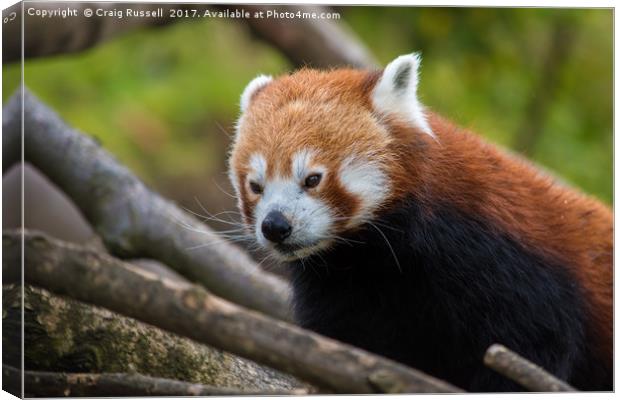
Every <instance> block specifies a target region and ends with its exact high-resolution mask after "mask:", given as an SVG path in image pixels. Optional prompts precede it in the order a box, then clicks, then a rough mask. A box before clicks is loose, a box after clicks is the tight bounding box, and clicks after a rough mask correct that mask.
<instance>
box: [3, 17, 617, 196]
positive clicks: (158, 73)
mask: <svg viewBox="0 0 620 400" xmlns="http://www.w3.org/2000/svg"><path fill="white" fill-rule="evenodd" d="M338 10H339V11H340V12H341V13H342V16H343V18H342V20H343V21H344V22H346V23H347V24H349V25H350V26H351V27H352V29H353V30H354V31H355V32H356V33H357V34H358V35H359V36H360V38H361V39H362V41H364V42H365V43H366V44H367V46H368V47H369V48H370V49H371V51H372V52H373V53H374V54H375V55H376V56H377V58H378V59H379V60H380V61H381V62H382V63H383V64H385V63H387V62H389V61H390V60H392V59H393V58H395V57H396V56H397V55H400V54H403V53H409V52H412V51H421V52H422V54H423V66H422V75H421V84H420V85H421V87H420V90H421V97H422V99H423V102H424V103H425V104H427V105H428V107H429V108H431V109H433V110H435V111H437V112H439V113H441V114H443V115H444V116H446V117H448V118H450V119H452V120H454V121H456V122H457V123H459V124H460V125H462V126H464V127H467V128H471V129H472V130H474V131H475V132H478V133H479V134H481V135H483V136H485V137H487V138H488V139H489V140H490V141H493V142H495V143H498V144H500V145H503V146H506V147H510V148H513V149H516V150H518V151H521V152H523V153H524V154H525V155H526V156H527V157H529V158H531V159H533V160H535V161H536V162H538V163H540V164H542V165H543V166H545V167H546V168H547V169H549V170H551V171H553V172H555V173H556V174H557V175H559V176H560V177H562V178H563V179H564V180H566V181H567V182H569V183H572V184H574V185H575V186H578V187H580V188H582V189H583V190H585V191H586V192H588V193H591V194H594V195H596V196H597V197H599V198H601V199H603V200H604V201H606V202H608V203H610V202H611V200H612V186H613V181H612V174H613V146H612V144H613V131H612V129H613V127H612V122H613V120H612V118H613V112H612V111H613V92H612V79H613V74H612V67H613V58H612V57H613V34H612V33H613V15H612V11H611V10H605V9H587V10H578V9H505V8H496V9H484V8H473V9H457V8H397V7H339V8H338ZM290 68H291V67H290V65H289V64H288V62H287V61H286V59H285V58H284V57H283V56H282V55H281V54H279V53H278V51H277V50H275V49H273V48H271V47H269V46H268V45H266V44H264V43H263V42H260V41H258V40H255V39H252V38H251V37H250V34H249V32H248V31H247V30H246V28H245V27H244V26H243V25H241V24H239V23H238V22H236V21H223V20H214V21H209V22H201V21H199V22H180V23H176V24H172V25H170V26H166V27H161V28H153V29H145V30H139V31H135V32H131V33H129V34H126V35H124V36H121V37H119V38H116V39H113V40H112V41H110V42H106V43H103V44H101V45H99V46H97V47H95V48H93V49H90V50H88V51H85V52H82V53H79V54H75V55H63V56H57V57H49V58H45V59H34V60H28V61H27V62H26V64H25V82H26V85H27V86H28V87H29V88H30V89H31V90H32V91H33V92H34V93H36V94H37V95H38V96H39V97H41V98H42V99H43V100H44V101H45V102H47V103H48V104H50V105H51V106H52V107H53V108H55V109H56V110H57V111H58V112H59V113H60V114H61V116H62V117H63V118H65V119H66V120H67V121H69V122H70V123H71V124H72V125H73V126H75V127H77V128H79V129H81V130H83V131H85V132H88V133H89V134H92V135H93V136H95V137H97V138H98V139H99V140H100V141H101V142H102V143H103V145H104V146H105V147H106V148H107V149H109V150H110V151H111V152H112V153H113V154H115V155H116V156H117V157H118V158H119V159H120V160H121V161H122V162H124V163H126V164H127V165H129V167H130V168H132V169H133V170H134V171H136V173H138V175H140V176H141V177H142V178H143V179H144V180H145V181H147V182H148V183H149V184H151V185H152V186H154V187H155V188H156V189H157V190H160V191H162V192H164V194H166V195H167V196H170V197H172V198H175V199H177V200H178V201H180V202H182V203H187V202H188V201H189V200H188V199H189V198H193V196H198V197H201V198H203V197H206V198H211V197H212V194H211V192H212V187H213V185H212V181H213V179H215V180H216V182H220V183H222V182H225V176H224V171H225V159H226V150H227V146H228V143H229V138H228V136H227V135H229V134H230V133H231V132H232V130H233V128H232V127H233V124H234V121H235V118H236V115H237V107H238V98H239V95H240V93H241V91H242V89H243V87H244V86H245V84H246V83H247V82H248V81H249V80H250V79H251V78H252V77H254V76H255V75H256V74H258V73H271V74H279V73H283V72H286V71H288V70H290ZM3 73H4V79H5V82H11V81H14V82H15V84H14V85H7V84H5V85H4V86H3V98H4V99H6V98H7V97H8V96H9V95H10V94H11V93H12V92H13V91H14V89H15V86H16V85H17V83H16V82H18V79H19V65H9V66H4V67H3ZM220 200H221V198H220ZM207 201H208V200H207ZM227 201H228V202H229V203H230V199H228V200H227ZM228 208H229V207H228Z"/></svg>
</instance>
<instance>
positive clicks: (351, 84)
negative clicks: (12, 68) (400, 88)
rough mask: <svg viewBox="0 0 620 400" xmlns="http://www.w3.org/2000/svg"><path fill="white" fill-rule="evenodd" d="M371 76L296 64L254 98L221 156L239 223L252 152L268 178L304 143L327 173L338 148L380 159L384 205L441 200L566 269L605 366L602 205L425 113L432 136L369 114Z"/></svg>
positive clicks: (342, 203) (608, 311) (341, 203)
mask: <svg viewBox="0 0 620 400" xmlns="http://www.w3.org/2000/svg"><path fill="white" fill-rule="evenodd" d="M378 77H379V75H378V74H377V73H369V72H363V71H356V70H335V71H329V72H319V71H314V70H301V71H299V72H296V73H295V74H293V75H291V76H287V77H283V78H280V79H278V80H276V81H274V82H272V83H270V84H269V85H267V86H266V87H265V88H262V89H261V90H260V91H259V92H258V93H256V94H255V95H254V97H253V99H252V104H251V105H250V108H249V111H248V112H247V113H246V116H245V117H244V121H243V124H242V132H241V134H240V135H239V136H240V137H239V138H238V139H237V140H238V142H237V144H236V151H235V152H234V153H233V157H232V160H231V166H232V168H233V170H234V171H236V173H237V178H238V181H239V183H240V196H241V200H242V201H241V203H242V207H243V209H242V211H243V214H244V216H245V217H246V221H250V220H251V218H252V209H253V207H254V201H255V200H256V199H252V196H251V194H250V193H249V190H248V188H247V185H246V184H245V177H246V175H247V173H248V169H247V168H248V167H247V165H248V160H249V158H250V156H251V155H252V154H254V153H257V152H258V153H261V154H263V155H266V156H267V157H269V158H268V166H269V169H268V171H267V174H268V176H273V175H274V174H280V175H282V176H286V175H287V174H290V160H291V156H292V154H293V153H294V152H296V151H298V150H299V149H300V148H304V147H310V148H315V149H318V150H319V151H318V153H317V162H320V163H321V164H323V165H325V166H327V167H328V170H330V171H334V170H337V166H338V163H339V162H341V160H342V157H343V156H344V155H346V154H351V153H358V154H364V155H366V156H368V157H369V158H370V159H373V160H381V162H382V163H383V165H385V166H386V169H387V170H386V173H387V174H388V176H389V177H390V182H391V189H392V190H391V193H390V196H389V198H388V199H387V201H386V202H385V204H384V205H383V207H384V208H389V207H390V206H392V205H393V204H395V203H396V202H397V201H398V200H400V199H402V198H404V197H406V196H408V195H411V194H415V195H416V197H417V198H419V199H422V201H423V203H425V204H426V205H428V206H429V207H428V209H429V212H432V211H430V210H431V209H432V207H431V206H432V204H434V203H435V202H442V203H444V204H449V205H451V206H452V207H454V208H457V209H459V210H462V211H464V212H467V213H473V214H475V215H479V216H481V217H483V218H485V219H487V220H488V221H489V222H490V223H491V225H492V226H495V227H496V228H497V229H498V230H499V231H502V233H506V234H509V235H511V236H512V237H514V238H515V239H517V240H518V241H519V242H520V243H523V244H524V245H526V246H528V247H529V248H531V249H532V250H534V251H536V252H538V253H543V255H545V256H548V257H549V258H551V259H553V260H560V261H562V262H561V263H560V264H563V265H566V266H567V268H570V269H571V272H572V273H573V276H575V277H577V279H578V281H579V283H580V284H581V286H583V289H584V290H585V292H586V296H587V298H586V299H585V301H586V304H587V306H588V309H589V313H588V318H589V324H588V327H589V331H588V332H587V334H588V335H589V341H590V343H595V344H597V349H598V350H597V351H599V352H600V354H601V356H602V357H601V359H603V360H607V362H608V363H609V365H608V367H609V368H611V362H612V357H611V354H612V345H613V343H612V339H613V337H612V322H613V318H612V298H613V289H612V281H613V272H612V250H613V242H612V241H613V222H612V221H613V218H612V212H611V210H610V209H609V208H608V207H607V206H605V205H603V204H602V203H600V202H599V201H597V200H595V199H593V198H591V197H588V196H586V195H584V194H582V193H580V192H578V191H576V190H574V189H572V188H569V187H566V186H563V185H562V184H559V183H557V182H555V181H554V180H553V179H552V178H551V177H549V176H546V175H545V174H544V173H542V172H540V171H539V170H537V169H536V168H535V167H534V166H532V165H531V164H529V163H528V162H526V161H524V160H522V159H520V158H519V157H517V156H515V155H511V154H509V153H508V152H506V151H502V150H499V149H498V148H496V147H494V146H492V145H490V144H488V143H486V142H484V141H483V140H482V139H481V138H479V137H477V136H476V135H473V134H472V133H470V132H468V131H466V130H463V129H460V128H457V127H456V126H454V125H453V124H451V123H450V122H448V121H446V120H444V119H442V118H441V117H439V116H437V115H435V114H432V113H429V118H430V121H429V122H430V125H431V128H432V130H433V132H434V134H435V136H436V138H432V137H431V136H429V135H426V134H424V133H422V132H420V131H418V130H416V129H414V128H411V127H410V126H409V125H407V124H406V123H405V122H404V121H400V120H398V119H396V118H393V117H388V116H380V115H376V113H375V112H374V110H373V109H372V104H371V91H372V89H373V87H374V84H375V83H376V81H377V79H378ZM327 179H328V181H327V182H326V183H325V185H326V190H323V191H322V193H321V196H323V198H324V199H326V200H327V201H328V202H329V204H330V205H332V206H333V207H334V208H335V209H337V210H338V212H339V215H341V216H345V217H346V216H351V215H353V214H354V213H355V210H356V208H357V207H358V201H359V200H358V199H355V198H354V197H353V196H351V195H350V194H348V193H347V192H346V190H344V188H343V187H342V185H340V183H339V182H338V180H337V177H335V176H334V174H332V175H331V176H328V177H327ZM317 195H318V194H317Z"/></svg>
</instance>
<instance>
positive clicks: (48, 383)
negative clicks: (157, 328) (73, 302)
mask: <svg viewBox="0 0 620 400" xmlns="http://www.w3.org/2000/svg"><path fill="white" fill-rule="evenodd" d="M2 377H3V379H4V381H5V382H15V383H17V382H20V381H21V374H20V370H19V369H17V368H14V367H11V366H9V365H2ZM7 389H9V390H10V389H14V390H18V389H17V388H12V387H9V388H7ZM24 389H25V395H26V397H29V396H41V397H68V396H70V397H77V396H88V397H104V396H105V397H112V396H118V397H121V396H122V397H127V396H240V395H241V396H247V395H270V396H277V395H300V394H307V391H305V390H301V389H300V390H294V391H286V390H271V391H251V390H239V389H232V388H221V387H215V386H208V385H201V384H197V383H188V382H183V381H178V380H174V379H166V378H155V377H150V376H146V375H141V374H123V373H116V374H85V373H61V372H43V371H28V370H26V371H24Z"/></svg>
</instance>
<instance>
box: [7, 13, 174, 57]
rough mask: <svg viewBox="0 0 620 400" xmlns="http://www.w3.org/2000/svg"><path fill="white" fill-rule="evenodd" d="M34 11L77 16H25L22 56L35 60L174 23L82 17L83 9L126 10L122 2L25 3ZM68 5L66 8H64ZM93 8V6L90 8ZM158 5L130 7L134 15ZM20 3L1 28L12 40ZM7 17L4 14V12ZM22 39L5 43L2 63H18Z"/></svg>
mask: <svg viewBox="0 0 620 400" xmlns="http://www.w3.org/2000/svg"><path fill="white" fill-rule="evenodd" d="M29 6H30V7H33V6H34V8H36V9H37V10H40V11H44V10H45V11H52V10H56V9H59V8H60V9H67V8H70V9H73V10H76V11H77V15H75V16H71V17H70V18H61V17H58V18H41V17H40V16H34V15H29V14H28V12H25V13H24V17H25V18H24V20H25V27H26V28H27V29H26V31H25V32H26V34H25V35H24V38H23V40H24V57H25V58H36V57H45V56H51V55H55V54H67V53H75V52H79V51H82V50H85V49H88V48H90V47H92V46H95V45H97V44H99V43H101V42H104V41H106V40H109V39H111V38H113V37H115V36H117V35H120V34H121V33H125V32H128V31H131V30H133V29H136V28H139V27H146V26H157V25H162V24H166V23H169V22H171V21H174V20H173V19H169V18H168V15H167V14H165V15H164V17H165V18H113V17H104V16H97V15H93V16H92V17H85V16H84V11H85V10H86V9H91V10H94V9H102V10H105V11H108V12H110V11H112V10H114V9H122V10H124V9H126V8H127V5H125V4H122V3H97V4H89V3H81V4H80V3H74V4H69V5H68V4H66V3H65V4H63V3H56V2H49V3H47V4H46V3H44V2H38V3H36V4H30V5H28V4H25V5H24V8H26V9H27V8H30V7H29ZM67 6H68V7H67ZM93 6H94V7H93ZM159 7H161V6H159V5H157V4H139V3H136V4H131V8H132V9H133V10H135V11H136V12H142V11H153V10H156V9H157V8H159ZM21 8H22V3H18V4H16V5H15V6H14V7H12V10H11V11H15V12H16V13H17V15H18V19H17V20H15V21H12V22H11V23H7V24H5V25H4V26H3V29H4V32H3V33H4V36H5V37H6V36H7V35H8V36H9V37H12V38H18V37H21V23H20V20H21V12H22V10H21ZM3 14H6V13H3ZM21 44H22V41H21V40H11V41H9V42H7V47H4V48H3V54H2V55H3V59H2V62H3V63H10V62H15V61H19V60H20V59H21V54H22V48H21Z"/></svg>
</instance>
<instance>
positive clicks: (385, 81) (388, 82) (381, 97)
mask: <svg viewBox="0 0 620 400" xmlns="http://www.w3.org/2000/svg"><path fill="white" fill-rule="evenodd" d="M420 61H421V57H420V55H419V54H417V53H414V54H408V55H404V56H400V57H398V58H396V59H395V60H394V61H392V62H391V63H389V64H388V65H387V67H385V70H384V72H383V75H382V76H381V78H380V79H379V82H378V83H377V85H376V86H375V89H374V90H373V93H372V103H373V105H374V106H375V108H376V109H377V111H379V112H381V113H384V114H396V115H398V116H400V117H401V118H404V119H405V120H406V121H408V122H410V123H411V124H413V125H414V126H416V127H417V128H419V129H421V130H422V131H423V132H425V133H427V134H428V135H431V136H432V137H435V135H434V133H433V131H432V130H431V127H430V125H429V124H428V121H427V119H426V115H425V114H424V106H423V105H422V104H421V103H420V101H419V100H418V95H417V90H418V74H419V71H418V70H419V67H420Z"/></svg>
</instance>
